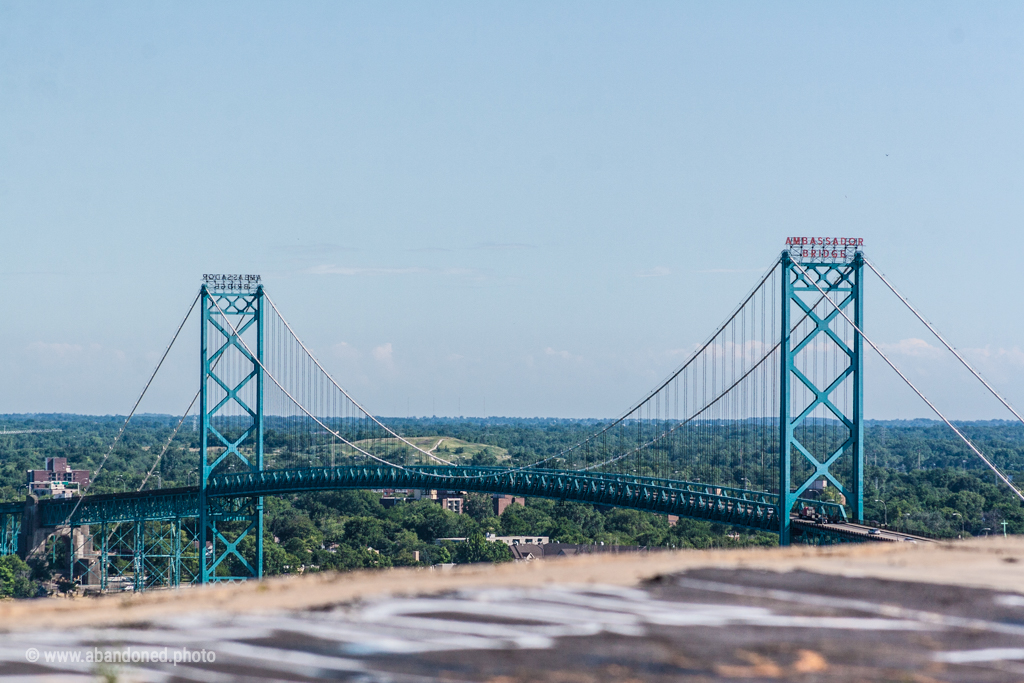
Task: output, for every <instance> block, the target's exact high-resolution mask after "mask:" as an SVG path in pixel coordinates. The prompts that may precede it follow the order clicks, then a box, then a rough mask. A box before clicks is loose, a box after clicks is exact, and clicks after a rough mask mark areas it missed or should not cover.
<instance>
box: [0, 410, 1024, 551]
mask: <svg viewBox="0 0 1024 683" xmlns="http://www.w3.org/2000/svg"><path fill="white" fill-rule="evenodd" d="M178 419H179V418H177V417H174V416H169V415H137V416H136V417H135V418H133V420H132V422H131V425H130V426H129V428H128V430H127V431H126V432H125V434H124V436H123V438H122V439H121V441H120V443H119V444H118V445H117V447H116V448H114V450H113V451H112V452H111V453H110V456H109V458H108V459H107V461H106V463H105V465H104V469H103V472H102V473H101V474H100V476H99V477H98V478H97V479H96V481H95V482H94V485H93V487H92V489H91V492H93V493H103V492H113V491H120V490H122V489H123V490H128V491H131V490H137V489H138V488H139V486H140V485H141V483H142V480H143V478H144V477H145V475H146V473H147V472H148V471H149V470H150V468H151V467H152V466H153V464H154V462H155V458H156V456H157V454H159V453H160V452H161V450H162V449H163V448H164V446H165V444H166V443H167V441H168V438H169V437H170V435H171V433H172V430H173V429H174V427H175V425H176V424H177V422H178ZM123 421H124V418H123V417H118V416H82V415H2V416H0V499H2V500H17V499H22V498H23V497H24V495H25V472H26V470H28V469H35V468H41V467H42V466H43V460H44V458H45V457H47V456H64V457H67V458H68V460H69V464H70V465H71V466H72V467H74V468H80V469H90V470H93V471H95V469H96V468H97V466H98V465H99V463H100V462H101V461H102V460H103V458H104V457H105V456H106V455H107V452H108V450H109V448H110V444H111V442H112V441H113V439H114V436H115V435H116V434H117V432H118V430H119V429H120V428H121V425H122V423H123ZM386 422H387V423H388V424H389V425H391V426H392V427H393V428H395V429H396V431H398V432H399V433H401V434H403V435H406V436H409V437H416V436H447V437H452V438H457V439H462V440H464V441H467V442H472V443H481V444H487V445H492V446H496V447H498V448H501V449H505V450H507V451H508V453H509V456H510V460H509V461H506V462H503V463H502V464H511V465H523V464H528V463H531V462H535V461H537V460H540V459H542V458H549V457H551V456H555V455H557V454H559V453H560V452H562V451H563V450H564V449H566V448H567V447H569V446H572V445H573V444H575V443H577V442H579V441H580V440H581V439H583V438H585V437H586V436H587V435H588V434H590V433H592V432H593V431H594V430H595V429H597V428H599V427H600V426H601V425H603V424H605V422H604V421H601V420H566V419H555V418H392V419H387V420H386ZM267 424H268V427H267V443H268V448H270V447H271V445H273V446H274V447H275V448H276V449H277V453H276V455H275V458H274V463H273V466H274V467H288V466H302V465H305V464H309V463H310V462H311V461H310V460H309V458H310V456H309V455H308V454H303V453H302V452H301V449H299V448H297V447H293V444H291V442H290V441H289V439H290V437H289V434H288V427H287V423H286V422H283V421H275V420H274V419H270V420H268V423H267ZM195 425H196V422H195V419H194V418H189V419H188V420H186V422H185V424H184V426H183V427H182V429H181V431H180V432H179V434H178V435H177V437H176V438H175V439H174V440H173V442H172V443H171V445H170V447H169V448H168V449H167V451H166V453H165V455H164V456H163V458H162V459H161V461H160V462H159V464H158V466H157V467H156V468H155V470H154V474H153V476H152V478H151V480H150V481H149V482H148V483H147V485H146V488H156V487H158V486H163V487H172V486H185V485H189V484H193V485H194V484H195V483H196V474H195V470H196V467H197V465H198V462H199V452H198V448H199V435H198V432H197V431H196V426H195ZM958 426H959V427H961V428H962V429H963V431H964V432H965V433H966V434H967V435H968V436H969V437H970V438H971V439H972V440H973V441H974V442H975V443H976V444H977V445H978V446H979V447H980V448H981V449H982V451H983V452H985V453H986V454H987V455H989V456H990V457H992V459H993V460H994V461H995V462H996V463H997V464H998V465H999V466H1000V467H1001V468H1003V469H1004V471H1007V472H1008V473H1009V474H1010V475H1011V476H1018V477H1019V474H1020V473H1021V472H1024V425H1020V424H1017V423H1011V422H1006V421H995V420H994V421H983V422H965V423H962V424H960V425H958ZM4 429H6V430H7V431H15V430H30V429H38V430H42V429H60V430H61V431H59V432H45V433H34V434H7V435H4V434H3V433H2V432H3V431H4ZM725 431H726V432H728V431H729V429H726V430H725ZM488 453H489V450H488V449H483V450H482V451H479V452H478V453H477V454H476V455H475V456H474V457H475V458H477V460H479V462H478V463H477V464H495V463H494V462H492V461H488V458H489V457H490V456H489V455H488ZM865 453H866V461H867V467H866V473H865V480H866V486H867V491H866V495H865V504H866V516H867V518H868V519H871V520H877V521H878V522H880V523H881V522H883V521H885V520H886V518H887V519H888V522H889V523H890V525H891V526H895V525H897V524H898V525H900V526H901V528H906V529H908V530H918V531H924V532H930V533H933V534H937V535H942V536H950V535H953V536H955V535H959V534H962V533H964V534H980V533H988V532H986V531H985V529H990V530H992V532H993V533H995V532H999V533H1001V532H1002V529H1003V527H1002V524H1001V522H1003V521H1006V522H1007V523H1008V524H1007V531H1008V532H1009V533H1024V515H1022V508H1021V505H1020V502H1019V500H1018V499H1017V498H1016V497H1015V496H1014V495H1013V494H1012V492H1010V491H1009V490H1008V489H1007V488H1006V487H1005V485H1003V484H1001V483H998V484H997V483H996V481H995V479H994V476H993V475H992V473H991V472H990V471H989V470H988V469H987V468H986V467H985V466H984V464H983V463H982V462H981V461H980V460H979V459H978V458H977V457H976V456H974V455H973V454H972V453H970V451H969V450H968V449H967V448H966V446H964V444H963V443H962V442H961V441H960V440H959V439H957V437H956V436H955V435H954V434H953V433H952V432H951V431H950V430H949V429H948V428H947V427H946V426H945V425H943V424H942V423H939V422H935V421H930V420H908V421H868V422H867V423H866V427H865ZM674 457H679V456H674ZM685 465H686V463H685V462H679V463H678V466H679V467H680V471H682V470H683V469H684V468H685ZM738 472H739V470H736V471H735V472H734V471H731V470H725V471H723V473H722V477H723V480H722V481H720V482H719V483H728V482H727V481H725V480H726V479H729V478H730V477H731V478H733V479H734V480H735V481H737V482H738V481H739V474H738ZM645 473H647V472H641V474H645ZM318 499H320V500H324V501H330V500H334V498H333V497H332V496H328V495H327V494H306V495H305V496H304V497H296V498H290V499H283V500H282V501H281V502H282V504H283V509H282V510H281V513H282V514H284V515H285V516H287V515H289V514H291V512H292V511H294V513H295V514H298V515H305V516H307V517H308V516H309V515H308V508H309V506H310V505H312V504H313V502H314V501H316V500H318ZM876 501H885V502H884V505H883V503H880V502H876ZM275 505H276V504H275ZM537 505H541V503H540V502H539V501H538V503H537ZM547 506H548V503H543V507H544V512H545V515H547V516H548V517H549V518H550V519H551V520H554V521H552V522H550V523H548V522H544V525H545V528H544V529H540V528H538V529H532V530H524V533H536V534H541V533H543V532H544V531H546V530H547V531H554V529H555V528H556V527H557V524H556V522H557V519H558V513H557V511H556V510H555V509H553V508H552V509H550V510H549V509H548V508H547ZM371 507H372V509H373V510H374V514H377V508H376V507H373V506H371ZM338 514H340V513H338ZM394 514H398V513H394ZM552 514H554V516H552ZM573 514H574V515H576V516H577V517H578V515H579V513H573ZM607 514H609V513H608V511H604V512H602V513H601V515H602V517H604V516H606V515H607ZM362 516H365V515H362ZM477 516H478V517H479V518H480V520H481V521H483V519H484V518H485V516H484V515H483V514H482V513H480V512H478V513H477ZM271 517H273V514H272V515H271ZM382 519H383V518H382ZM393 521H397V520H393ZM654 523H655V522H654V521H652V524H654ZM538 524H539V522H538ZM385 526H387V525H385ZM613 526H615V525H613ZM640 526H643V525H640ZM687 526H689V525H687ZM706 526H708V528H707V529H705V528H703V527H702V528H701V529H700V530H699V531H694V533H696V534H697V535H698V536H700V537H701V538H704V537H705V536H706V537H707V538H725V533H726V531H727V529H726V528H725V527H716V528H714V529H711V527H710V525H706ZM388 528H392V527H388ZM403 528H404V529H405V531H409V529H408V527H404V526H403ZM488 528H490V529H493V530H495V531H498V530H499V529H500V530H504V525H495V524H494V523H490V526H488V524H487V523H485V524H483V525H481V530H486V529H488ZM517 528H519V527H517ZM581 528H585V527H581ZM593 528H595V529H596V527H593ZM602 528H604V529H607V528H608V527H605V526H604V525H603V524H602ZM615 528H616V529H617V531H616V532H615V539H614V540H615V542H617V543H622V544H625V545H630V544H640V545H643V544H652V543H653V544H655V545H657V544H669V545H673V544H674V545H701V544H704V543H705V541H697V542H695V543H694V542H691V541H694V540H696V539H691V541H688V540H686V538H682V537H680V535H679V534H677V533H676V534H669V533H667V527H663V526H662V522H657V523H656V524H655V527H653V528H658V529H663V530H664V533H662V532H661V531H659V532H658V533H651V530H650V529H648V530H647V531H646V532H644V534H646V535H644V537H643V538H640V537H639V536H637V537H633V536H631V535H630V534H629V533H622V532H621V531H619V530H618V529H621V528H622V527H618V526H616V527H615ZM636 528H637V529H639V527H636ZM395 529H396V533H397V528H395ZM638 533H639V532H638ZM549 535H551V534H549ZM568 535H571V536H572V538H573V539H574V540H577V541H578V542H599V541H600V540H603V539H602V538H601V536H600V535H599V534H598V533H579V534H577V533H576V532H575V530H574V531H573V533H572V534H567V536H568ZM279 536H280V534H279ZM430 540H431V541H432V540H433V539H430ZM611 540H612V539H611V538H610V537H609V538H607V541H609V542H610V541H611ZM427 542H429V541H427ZM757 542H763V541H761V540H760V539H759V540H758V541H757ZM410 547H412V546H410V545H406V546H405V548H406V550H408V548H410ZM423 550H424V552H423V555H427V554H428V553H427V552H426V549H423ZM374 556H375V557H376V555H375V554H374Z"/></svg>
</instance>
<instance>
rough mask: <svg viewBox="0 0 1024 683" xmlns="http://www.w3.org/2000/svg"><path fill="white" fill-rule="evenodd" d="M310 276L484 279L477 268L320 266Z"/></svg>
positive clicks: (312, 270) (306, 271) (315, 267)
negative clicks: (427, 276)
mask: <svg viewBox="0 0 1024 683" xmlns="http://www.w3.org/2000/svg"><path fill="white" fill-rule="evenodd" d="M303 272H305V273H308V274H310V275H344V276H346V277H353V276H359V275H442V276H445V277H464V278H471V279H477V280H480V279H483V277H484V274H483V272H482V271H480V270H477V269H475V268H420V267H418V266H414V267H410V268H362V267H351V266H336V265H333V264H331V265H327V264H323V265H319V266H314V267H312V268H308V269H306V270H305V271H303Z"/></svg>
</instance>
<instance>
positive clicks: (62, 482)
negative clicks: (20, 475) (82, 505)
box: [28, 458, 91, 498]
mask: <svg viewBox="0 0 1024 683" xmlns="http://www.w3.org/2000/svg"><path fill="white" fill-rule="evenodd" d="M90 474H91V473H90V472H89V470H73V469H71V468H70V467H68V459H67V458H47V459H46V469H42V470H28V492H29V493H31V494H33V495H37V496H40V495H47V494H49V495H52V496H53V497H54V498H70V497H72V496H73V495H75V494H76V493H80V492H81V490H82V489H84V488H88V486H89V477H90Z"/></svg>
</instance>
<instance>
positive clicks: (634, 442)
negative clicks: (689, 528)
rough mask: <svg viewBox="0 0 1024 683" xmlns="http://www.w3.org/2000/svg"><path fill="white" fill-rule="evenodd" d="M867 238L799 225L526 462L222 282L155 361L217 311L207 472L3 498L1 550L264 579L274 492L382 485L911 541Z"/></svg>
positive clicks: (808, 538) (172, 577)
mask: <svg viewBox="0 0 1024 683" xmlns="http://www.w3.org/2000/svg"><path fill="white" fill-rule="evenodd" d="M862 243H863V241H862V240H857V239H854V238H849V239H846V238H835V239H828V238H826V239H822V238H790V239H787V249H786V250H785V251H783V252H782V254H781V256H780V257H779V258H778V259H777V260H776V261H775V262H774V263H773V264H772V266H771V267H770V268H769V269H768V270H767V271H766V272H765V273H764V275H763V276H762V277H761V278H760V279H759V280H758V281H757V283H756V284H755V286H754V287H753V288H752V289H751V290H750V292H749V294H748V295H747V296H746V297H745V298H744V299H743V300H742V301H741V302H740V304H739V305H738V306H737V307H736V309H735V310H734V311H733V312H732V313H731V315H729V316H728V318H727V319H726V322H725V323H724V324H722V325H721V326H720V327H719V328H718V329H717V330H716V331H715V332H714V333H713V334H712V335H711V336H710V337H709V338H708V339H707V341H705V342H704V343H703V344H701V345H700V346H699V347H698V348H697V349H696V350H695V351H694V352H693V353H692V354H691V355H690V356H689V357H688V358H687V360H686V361H685V362H684V363H683V364H682V365H681V366H680V367H678V368H677V369H676V370H675V371H674V372H672V373H671V374H670V375H669V376H668V379H666V380H665V381H664V382H663V383H661V384H660V385H659V386H657V387H656V388H655V389H654V390H653V391H651V392H650V393H649V394H648V395H646V396H644V397H643V398H642V399H641V400H639V401H638V402H636V403H635V404H634V405H633V406H632V407H631V408H630V409H629V410H628V411H627V412H626V413H625V414H623V415H621V416H620V417H619V418H618V419H616V420H612V421H609V422H607V423H604V424H603V425H601V426H600V427H599V428H598V429H596V430H595V431H594V432H593V433H591V434H588V435H586V436H585V437H583V438H581V439H580V440H579V441H578V442H577V443H575V444H574V445H573V446H571V447H569V448H567V449H565V450H563V451H562V452H560V453H558V454H557V455H554V456H550V457H546V458H543V459H541V460H537V461H535V462H532V463H529V464H525V465H518V466H510V467H476V466H468V465H462V464H459V463H457V462H453V461H448V460H444V459H442V458H441V457H440V456H439V455H438V454H436V453H434V452H431V451H426V450H424V449H422V448H420V447H419V446H417V445H415V444H414V443H413V442H412V441H410V440H408V439H406V438H404V437H403V436H402V435H400V434H398V433H397V432H396V431H394V430H393V429H391V428H390V427H389V426H388V425H387V424H385V423H384V422H383V421H381V420H380V419H378V418H377V417H375V416H373V415H372V414H371V413H370V412H369V411H367V410H366V409H365V408H364V407H363V406H362V405H361V404H360V403H359V402H357V401H356V400H355V399H354V398H353V397H352V396H351V395H350V394H349V393H348V392H347V391H346V390H345V389H344V388H343V387H342V386H341V384H339V383H338V382H337V381H335V379H334V378H333V377H332V376H331V375H330V374H329V373H328V372H327V371H326V370H325V369H324V367H323V366H322V365H321V364H320V362H319V361H318V360H317V359H316V358H315V357H314V355H313V354H312V353H310V352H309V349H308V348H306V346H305V345H304V344H303V342H302V341H301V339H300V338H299V336H298V335H297V334H295V331H294V330H293V329H292V327H291V325H290V324H289V323H288V322H287V321H286V320H285V318H284V317H283V316H282V315H281V312H280V310H278V308H277V306H276V305H275V303H274V302H273V300H271V298H270V297H269V295H268V293H267V292H266V291H265V290H264V288H263V285H262V282H261V280H260V278H259V276H211V275H208V276H204V282H203V285H202V286H201V288H200V291H199V293H198V295H197V296H196V298H195V300H194V301H193V303H192V306H191V307H190V309H189V312H188V314H186V316H185V319H184V320H182V322H181V324H180V325H179V326H178V328H177V332H176V333H175V335H174V339H173V340H172V341H171V344H170V345H169V346H168V349H167V351H165V352H164V355H163V358H162V359H161V361H160V363H159V364H158V365H157V370H156V371H154V376H155V375H156V373H157V372H158V371H159V369H160V367H161V365H162V364H163V360H164V359H166V357H167V353H168V352H169V351H170V348H171V347H172V346H173V345H174V343H175V341H176V340H177V339H178V338H179V336H180V334H181V331H182V329H183V328H184V326H185V323H186V321H187V320H188V319H189V318H190V316H191V315H193V314H194V313H196V312H198V315H199V317H200V323H199V328H200V335H199V336H200V338H199V366H200V379H201V381H200V386H199V389H198V391H197V393H196V394H195V396H194V397H193V399H192V402H191V403H190V404H189V407H188V409H187V410H186V411H184V413H183V415H182V418H181V420H180V421H179V422H178V424H177V427H176V428H175V430H174V433H172V435H171V437H170V439H168V441H167V446H169V445H170V443H171V441H172V440H173V439H174V438H175V436H176V434H177V432H178V429H180V427H181V426H182V424H183V423H184V422H185V420H186V417H187V416H188V415H189V414H190V413H191V412H192V409H193V407H194V406H195V404H196V403H198V429H199V432H200V434H199V436H200V447H199V453H198V460H199V462H198V475H199V477H198V485H197V486H193V487H183V488H167V489H164V488H158V489H145V488H144V487H145V485H146V482H143V488H142V490H139V491H136V492H128V493H119V494H102V495H82V496H80V497H75V498H63V499H44V500H38V499H36V498H35V497H33V496H29V497H28V498H27V499H26V501H25V502H24V503H22V502H17V503H2V504H0V554H11V553H18V554H19V555H21V556H22V557H29V556H32V555H33V554H39V553H40V552H45V549H46V547H47V539H52V538H54V536H55V535H62V537H63V536H66V537H67V538H68V540H69V544H70V547H71V549H72V552H71V553H70V558H69V563H70V568H69V569H70V573H71V575H72V576H85V575H86V574H88V575H89V576H90V577H91V578H92V580H93V581H95V582H96V583H97V584H98V585H99V586H100V587H101V588H107V587H108V586H110V585H111V582H112V581H113V579H114V578H119V580H120V581H121V583H122V584H123V583H124V582H125V581H130V583H131V586H132V587H133V588H134V589H135V590H144V589H147V588H152V587H173V586H177V585H180V584H182V583H210V582H217V581H234V580H242V579H249V578H259V577H261V576H262V571H263V543H264V533H263V507H264V498H265V497H266V496H275V495H286V494H292V493H297V492H308V491H323V490H332V489H366V488H372V489H379V488H397V489H445V490H457V491H472V492H482V493H491V494H511V495H516V496H527V497H530V496H533V497H544V498H551V499H555V500H561V501H577V502H582V503H591V504H597V505H604V506H617V507H623V508H631V509H635V510H642V511H647V512H654V513H658V514H665V515H677V516H679V517H686V518H692V519H699V520H707V521H712V522H717V523H722V524H727V525H732V526H735V527H742V528H746V529H753V530H761V531H769V532H773V533H776V534H778V536H779V542H780V544H782V545H788V544H790V543H792V542H802V543H811V544H828V543H840V542H861V541H894V540H903V539H905V538H906V535H904V534H900V535H899V536H896V535H894V534H891V533H888V532H880V533H879V532H878V531H877V530H874V531H872V530H871V529H870V528H869V527H867V526H865V525H864V500H863V499H864V432H863V413H864V401H863V396H864V365H863V359H864V354H865V348H864V345H865V343H866V342H867V343H868V344H869V345H870V346H871V347H873V348H874V349H875V350H876V351H878V352H879V353H880V354H881V350H879V349H878V348H877V346H876V345H874V344H873V343H872V342H870V340H869V339H868V338H867V337H866V336H865V334H864V296H863V289H864V275H865V271H866V268H871V269H872V270H874V267H873V266H871V265H870V263H868V262H867V261H866V259H865V258H864V255H863V252H862V251H860V250H859V247H860V245H861V244H862ZM875 272H876V273H878V271H877V270H875ZM878 275H879V277H882V279H883V281H884V282H885V283H886V285H888V286H890V287H891V285H889V283H888V281H887V280H885V279H884V276H882V275H881V273H878ZM893 291H894V292H895V289H893ZM897 295H898V293H897ZM901 299H902V297H901ZM904 302H905V303H907V305H908V306H909V302H906V301H905V299H904ZM911 310H914V309H913V308H912V307H911ZM914 312H915V314H917V312H916V310H914ZM919 318H920V316H919ZM921 320H922V321H924V320H923V318H921ZM925 322H926V321H925ZM926 324H927V322H926ZM936 334H937V333H936ZM940 339H941V337H940ZM943 343H945V340H943ZM947 346H948V344H947ZM949 348H950V350H951V351H953V349H952V347H949ZM954 353H955V351H954ZM883 358H884V355H883ZM958 358H960V359H961V361H962V362H964V364H965V365H966V364H967V363H966V361H964V360H963V359H962V357H960V356H959V355H958ZM886 360H887V362H888V359H886ZM890 364H891V363H890ZM968 367H969V366H968ZM893 368H894V369H896V368H895V366H893ZM971 370H972V372H974V371H973V369H971ZM897 372H899V371H898V370H897ZM975 374H976V375H977V373H975ZM901 376H902V375H901ZM977 376H978V378H979V379H981V377H980V375H977ZM904 379H906V378H904ZM152 381H153V378H152V377H151V378H150V382H149V383H147V385H146V386H147V388H148V387H149V384H151V383H152ZM907 381H908V383H909V380H907ZM982 381H984V380H982ZM911 386H912V387H913V385H911ZM986 386H988V385H987V384H986ZM989 388H990V389H991V387H989ZM915 391H916V388H915ZM992 391H993V393H995V392H994V390H992ZM145 393H146V392H145V390H143V392H142V396H145ZM142 396H140V398H139V401H138V402H136V404H135V409H137V408H138V405H139V402H141V400H142ZM921 397H922V398H925V397H924V396H923V394H921ZM997 397H998V394H997ZM999 398H1000V400H1001V401H1003V403H1004V405H1006V406H1007V407H1008V408H1009V404H1007V403H1006V402H1005V400H1003V399H1002V398H1001V397H999ZM925 400H926V401H927V399H925ZM929 406H932V404H931V403H929ZM932 408H933V409H934V406H932ZM135 409H133V410H132V413H131V414H129V417H128V419H127V420H126V422H125V427H126V426H127V424H128V421H130V420H131V416H132V415H133V414H134V412H135ZM1010 409H1011V410H1012V408H1010ZM936 413H937V414H939V416H940V417H942V415H941V413H938V411H937V409H936ZM1014 414H1015V415H1016V413H1014ZM1018 417H1019V416H1018ZM942 419H944V420H945V418H944V417H942ZM947 424H949V426H950V427H951V428H953V429H954V430H955V429H956V428H955V427H953V425H952V424H951V423H949V422H948V421H947ZM125 427H122V429H121V432H120V433H119V434H118V436H117V438H116V439H115V440H114V443H116V442H117V440H118V439H120V438H121V435H122V434H123V433H124V429H125ZM957 434H958V435H959V436H960V438H962V439H963V440H964V441H965V442H966V443H967V444H968V446H970V447H971V449H973V450H974V452H975V453H976V454H977V455H978V456H979V457H982V458H983V459H984V458H985V456H984V455H983V454H982V453H981V452H980V451H979V450H978V449H977V448H976V447H975V446H974V445H973V444H972V443H971V442H970V441H969V440H968V439H967V437H965V436H963V434H961V433H960V432H959V431H957ZM167 446H165V447H164V452H166V450H167ZM113 448H114V444H111V446H110V451H112V450H113ZM110 451H108V455H109V453H110ZM162 455H163V453H161V454H160V455H159V456H157V462H159V458H160V457H162ZM105 462H106V460H105V459H104V461H103V462H102V463H101V464H100V466H99V468H98V470H97V472H96V474H95V475H94V476H93V480H95V479H96V476H98V475H99V474H100V471H101V470H102V468H103V465H104V464H105ZM986 462H988V461H987V460H986ZM989 464H990V463H989ZM990 466H991V464H990ZM153 467H154V468H155V467H156V463H154V466H153ZM993 470H995V468H994V467H993ZM152 471H153V470H150V474H152ZM996 472H997V474H1000V473H999V472H998V470H996ZM1000 476H1001V474H1000ZM147 479H148V477H147ZM1004 481H1005V479H1004ZM1006 483H1007V484H1008V485H1010V486H1011V487H1012V485H1011V484H1009V482H1008V481H1006ZM825 489H828V490H829V491H830V492H833V491H834V492H835V493H834V494H833V495H832V496H831V499H826V498H827V497H825V496H822V495H821V493H822V491H824V490H825ZM1014 491H1017V489H1016V488H1014ZM1017 493H1018V495H1020V493H1019V491H1018V492H1017ZM917 540H922V541H923V540H926V539H917ZM53 545H54V544H53V543H51V547H53Z"/></svg>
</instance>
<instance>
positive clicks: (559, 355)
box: [544, 346, 583, 361]
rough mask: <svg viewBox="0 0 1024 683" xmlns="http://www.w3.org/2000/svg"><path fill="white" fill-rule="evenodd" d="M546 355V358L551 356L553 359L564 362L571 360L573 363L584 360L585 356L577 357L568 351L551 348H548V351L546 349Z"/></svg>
mask: <svg viewBox="0 0 1024 683" xmlns="http://www.w3.org/2000/svg"><path fill="white" fill-rule="evenodd" d="M544 355H545V356H550V357H553V358H561V359H563V360H571V361H578V360H583V356H577V355H575V354H572V353H569V352H568V351H556V350H555V349H553V348H551V347H550V346H549V347H547V348H546V349H544Z"/></svg>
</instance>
